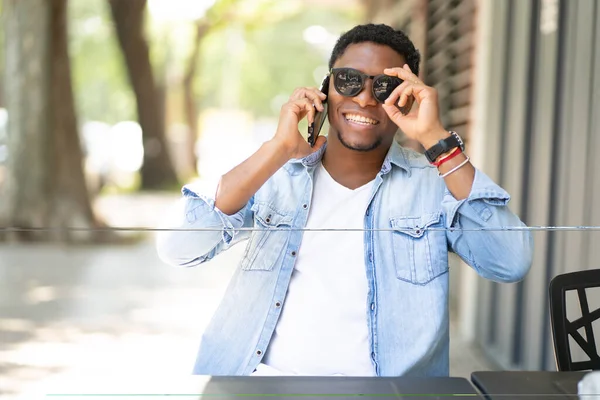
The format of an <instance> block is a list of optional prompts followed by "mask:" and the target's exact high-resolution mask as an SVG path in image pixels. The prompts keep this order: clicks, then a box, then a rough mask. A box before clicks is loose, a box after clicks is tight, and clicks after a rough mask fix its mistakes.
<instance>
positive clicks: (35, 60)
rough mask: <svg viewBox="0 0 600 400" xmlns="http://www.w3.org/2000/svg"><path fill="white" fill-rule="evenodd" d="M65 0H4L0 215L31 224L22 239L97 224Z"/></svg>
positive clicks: (78, 234)
mask: <svg viewBox="0 0 600 400" xmlns="http://www.w3.org/2000/svg"><path fill="white" fill-rule="evenodd" d="M66 2H67V0H6V1H5V3H4V7H5V9H4V12H5V30H6V31H5V32H6V35H5V40H6V50H7V51H6V81H5V82H6V91H7V96H6V102H7V110H8V114H9V124H8V149H9V159H8V171H7V177H6V184H5V187H4V191H3V193H2V195H3V199H2V201H0V204H2V209H1V210H0V219H1V220H2V222H3V223H5V224H6V225H8V226H10V227H15V228H22V229H23V228H24V229H26V230H24V231H19V230H16V232H15V237H16V238H17V239H21V240H30V239H31V240H32V239H43V240H46V239H61V240H91V239H93V238H94V236H93V235H94V233H93V231H88V232H83V231H81V230H78V231H75V232H74V231H69V230H68V229H65V228H95V227H97V221H96V219H95V218H94V214H93V212H92V207H91V205H90V199H89V196H88V193H87V188H86V184H85V177H84V173H83V166H82V158H83V157H82V151H81V147H80V143H79V136H78V131H77V120H76V117H75V109H74V100H73V92H72V88H71V71H70V64H69V55H68V51H67V15H66V12H67V10H66V7H67V4H66ZM40 228H43V229H42V230H41V231H39V230H38V229H40ZM46 228H49V229H46Z"/></svg>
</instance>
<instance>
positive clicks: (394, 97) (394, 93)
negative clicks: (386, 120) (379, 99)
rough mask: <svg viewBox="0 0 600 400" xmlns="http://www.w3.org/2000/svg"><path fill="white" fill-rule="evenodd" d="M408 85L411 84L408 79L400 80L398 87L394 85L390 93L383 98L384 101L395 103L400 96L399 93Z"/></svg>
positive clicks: (390, 103)
mask: <svg viewBox="0 0 600 400" xmlns="http://www.w3.org/2000/svg"><path fill="white" fill-rule="evenodd" d="M409 85H411V83H410V82H409V81H404V82H402V83H401V84H400V85H398V87H396V88H395V89H394V90H393V91H392V93H390V95H389V96H388V98H387V99H385V103H386V104H389V105H392V104H394V103H396V102H397V101H398V99H399V98H400V94H402V92H403V91H404V89H406V88H407V87H408V86H409Z"/></svg>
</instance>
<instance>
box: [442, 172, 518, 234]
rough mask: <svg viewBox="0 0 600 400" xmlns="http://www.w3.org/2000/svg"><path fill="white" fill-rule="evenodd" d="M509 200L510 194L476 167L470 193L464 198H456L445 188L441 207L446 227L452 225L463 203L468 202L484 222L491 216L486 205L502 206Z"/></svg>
mask: <svg viewBox="0 0 600 400" xmlns="http://www.w3.org/2000/svg"><path fill="white" fill-rule="evenodd" d="M509 201H510V195H509V194H508V192H506V190H504V189H502V188H501V187H500V186H498V185H497V184H496V183H495V182H494V181H492V180H491V179H490V177H488V176H487V175H486V174H484V173H483V172H481V171H480V170H478V169H477V168H476V169H475V179H474V180H473V186H472V187H471V193H469V196H468V197H467V198H466V199H463V200H456V198H455V197H454V196H453V195H452V193H450V191H449V190H448V188H446V189H445V194H444V200H443V201H442V207H443V209H444V210H445V213H446V228H451V227H452V226H453V225H454V221H455V219H456V215H457V213H459V209H460V208H461V206H462V205H463V204H464V203H468V204H470V205H471V206H472V207H473V208H474V209H475V210H477V214H478V215H479V217H480V218H481V219H482V220H483V222H485V221H487V220H489V219H490V218H491V216H492V210H490V207H488V206H493V207H502V206H506V205H507V204H508V202H509Z"/></svg>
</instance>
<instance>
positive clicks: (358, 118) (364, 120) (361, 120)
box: [343, 114, 379, 126]
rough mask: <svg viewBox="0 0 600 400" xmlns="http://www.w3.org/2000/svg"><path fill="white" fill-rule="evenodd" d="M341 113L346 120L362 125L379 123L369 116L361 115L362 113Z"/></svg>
mask: <svg viewBox="0 0 600 400" xmlns="http://www.w3.org/2000/svg"><path fill="white" fill-rule="evenodd" d="M343 115H344V118H345V119H346V121H349V122H352V123H354V124H358V125H364V126H370V125H377V124H379V121H377V120H374V119H372V118H369V117H365V116H362V115H358V114H343Z"/></svg>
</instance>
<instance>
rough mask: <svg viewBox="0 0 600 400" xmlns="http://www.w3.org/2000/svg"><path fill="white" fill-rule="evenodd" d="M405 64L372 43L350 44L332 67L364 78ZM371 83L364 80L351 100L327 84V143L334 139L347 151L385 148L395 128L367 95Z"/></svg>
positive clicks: (400, 57) (394, 52)
mask: <svg viewBox="0 0 600 400" xmlns="http://www.w3.org/2000/svg"><path fill="white" fill-rule="evenodd" d="M405 63H406V61H405V60H404V57H402V56H401V55H400V54H398V53H397V52H396V51H395V50H393V49H392V48H391V47H388V46H385V45H380V44H376V43H372V42H363V43H356V44H351V45H350V46H348V47H347V48H346V51H345V52H344V54H342V56H341V57H340V58H339V59H338V60H337V61H336V62H335V64H334V65H333V67H334V68H342V67H349V68H354V69H357V70H359V71H362V72H363V73H365V74H368V75H378V74H382V73H383V70H384V69H385V68H392V67H402V66H403V65H404V64H405ZM372 85H373V80H372V79H370V78H368V79H367V80H366V82H365V86H364V88H363V90H362V91H361V92H360V93H359V94H358V95H356V96H355V97H344V96H342V95H340V94H339V93H338V92H337V91H336V90H335V87H334V86H333V77H332V79H331V80H330V82H329V96H328V98H327V102H328V103H329V122H330V126H331V129H330V131H329V139H328V140H329V141H330V142H331V141H332V140H338V141H339V142H341V144H342V145H343V146H345V147H347V148H349V149H351V150H356V151H363V152H364V151H370V150H373V149H376V148H378V147H380V146H385V147H389V146H390V145H391V143H392V141H393V140H394V135H395V133H396V131H397V129H398V127H397V126H396V124H394V123H393V122H392V121H391V120H390V119H389V117H388V115H387V114H386V112H385V110H384V109H383V107H382V106H381V104H380V103H378V102H377V100H375V98H374V97H373V94H372V92H371V88H372Z"/></svg>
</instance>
